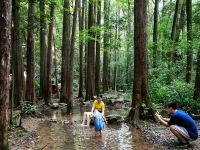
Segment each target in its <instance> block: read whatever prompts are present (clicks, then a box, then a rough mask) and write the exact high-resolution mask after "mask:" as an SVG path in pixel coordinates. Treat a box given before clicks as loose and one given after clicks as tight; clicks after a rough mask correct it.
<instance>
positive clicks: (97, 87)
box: [95, 0, 101, 95]
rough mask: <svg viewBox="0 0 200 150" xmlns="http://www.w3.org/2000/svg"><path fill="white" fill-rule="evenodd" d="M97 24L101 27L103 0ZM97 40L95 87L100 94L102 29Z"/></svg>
mask: <svg viewBox="0 0 200 150" xmlns="http://www.w3.org/2000/svg"><path fill="white" fill-rule="evenodd" d="M97 25H98V26H99V27H101V0H98V5H97ZM96 35H97V41H96V67H95V69H96V71H95V74H96V75H95V83H96V85H95V87H96V94H97V95H99V93H100V87H99V83H100V47H101V46H100V40H101V31H100V30H99V31H97V34H96Z"/></svg>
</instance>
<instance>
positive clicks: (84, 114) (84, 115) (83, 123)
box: [82, 112, 87, 125]
mask: <svg viewBox="0 0 200 150" xmlns="http://www.w3.org/2000/svg"><path fill="white" fill-rule="evenodd" d="M86 115H87V114H86V112H84V113H83V122H82V125H85V117H86Z"/></svg>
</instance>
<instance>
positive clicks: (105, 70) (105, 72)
mask: <svg viewBox="0 0 200 150" xmlns="http://www.w3.org/2000/svg"><path fill="white" fill-rule="evenodd" d="M108 6H109V1H108V0H107V1H104V27H105V32H104V51H103V93H104V92H106V91H108V51H109V49H108V48H109V46H108V40H109V39H108V36H109V34H108V29H107V28H108V21H109V8H108Z"/></svg>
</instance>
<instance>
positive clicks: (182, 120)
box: [168, 110, 198, 140]
mask: <svg viewBox="0 0 200 150" xmlns="http://www.w3.org/2000/svg"><path fill="white" fill-rule="evenodd" d="M168 124H169V125H178V126H181V127H184V128H185V129H186V130H187V131H188V134H189V136H190V138H191V139H194V140H195V139H197V138H198V129H197V125H196V123H195V121H194V120H193V119H192V118H191V117H190V116H189V115H188V114H186V113H185V112H184V111H182V110H177V111H176V112H175V113H174V114H173V115H172V116H171V118H170V120H169V122H168Z"/></svg>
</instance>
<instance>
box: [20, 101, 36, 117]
mask: <svg viewBox="0 0 200 150" xmlns="http://www.w3.org/2000/svg"><path fill="white" fill-rule="evenodd" d="M20 105H21V114H22V116H23V117H24V116H30V115H31V114H33V113H34V112H35V107H34V106H33V105H31V104H30V102H28V101H22V102H21V104H20Z"/></svg>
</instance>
